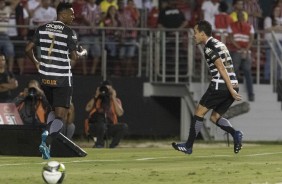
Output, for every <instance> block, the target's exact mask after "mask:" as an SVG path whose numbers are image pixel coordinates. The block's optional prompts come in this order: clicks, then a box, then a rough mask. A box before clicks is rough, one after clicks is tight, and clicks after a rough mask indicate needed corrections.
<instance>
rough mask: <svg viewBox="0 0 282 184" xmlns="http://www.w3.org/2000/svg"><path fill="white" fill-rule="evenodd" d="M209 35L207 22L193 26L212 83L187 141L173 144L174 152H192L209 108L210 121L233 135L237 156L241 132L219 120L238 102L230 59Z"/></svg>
mask: <svg viewBox="0 0 282 184" xmlns="http://www.w3.org/2000/svg"><path fill="white" fill-rule="evenodd" d="M211 35H212V28H211V25H210V23H209V22H207V21H205V20H202V21H200V22H198V23H197V24H196V25H195V27H194V38H195V42H196V44H203V45H205V47H204V54H205V59H206V61H207V64H208V67H209V71H210V74H211V76H212V80H211V82H210V85H209V87H208V89H207V91H206V93H205V94H204V95H203V96H202V98H201V100H200V103H199V105H198V106H197V107H196V109H195V113H194V117H193V120H192V122H191V124H190V132H189V137H188V139H187V141H186V142H185V143H175V142H173V143H172V146H173V148H174V149H176V150H178V151H181V152H184V153H185V154H191V153H192V148H193V144H194V141H195V139H196V137H197V135H198V133H199V132H200V130H201V128H202V126H203V119H204V116H205V115H206V113H207V112H208V111H209V110H210V109H212V113H211V116H210V120H211V121H212V122H213V123H214V124H215V125H217V126H218V127H220V128H221V129H222V130H224V131H226V132H227V133H230V134H231V135H232V137H233V139H234V153H239V151H240V149H241V147H242V143H241V142H242V137H243V134H242V132H241V131H238V130H235V129H234V128H233V127H232V125H231V124H230V122H229V121H228V120H227V119H225V118H223V117H222V115H223V114H224V113H225V112H226V111H227V110H228V108H229V107H230V106H231V105H232V103H233V102H234V100H241V95H239V94H238V91H239V88H238V81H237V78H236V74H235V72H234V68H233V63H232V59H231V57H230V54H229V51H228V49H227V48H226V46H225V45H224V44H223V43H222V42H220V41H218V40H217V39H215V38H213V37H212V36H211Z"/></svg>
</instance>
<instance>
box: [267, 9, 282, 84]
mask: <svg viewBox="0 0 282 184" xmlns="http://www.w3.org/2000/svg"><path fill="white" fill-rule="evenodd" d="M272 11H273V12H272V15H271V16H269V17H266V18H265V19H264V30H265V31H266V33H265V39H266V41H267V48H266V50H265V64H264V80H265V81H266V82H269V80H270V63H271V48H270V45H269V44H274V45H273V46H274V48H275V52H276V53H277V54H278V57H279V58H281V55H282V53H281V51H280V49H279V47H278V45H277V44H275V41H273V38H272V35H271V33H270V32H271V31H273V32H274V34H275V37H276V38H277V40H278V41H279V42H280V44H282V17H281V16H280V11H281V8H280V7H279V6H275V7H274V8H273V10H272ZM280 70H281V69H280V67H279V66H278V72H277V74H278V76H279V73H280V72H281V71H280Z"/></svg>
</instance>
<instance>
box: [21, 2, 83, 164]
mask: <svg viewBox="0 0 282 184" xmlns="http://www.w3.org/2000/svg"><path fill="white" fill-rule="evenodd" d="M73 19H74V11H73V9H72V4H71V3H65V2H61V3H59V5H58V7H57V20H56V21H53V22H49V23H47V24H44V25H41V26H39V27H38V28H37V30H36V32H35V34H34V36H33V38H32V40H31V41H30V42H29V43H28V44H27V46H26V49H25V50H26V54H27V56H28V57H29V58H30V59H31V61H32V62H33V63H34V64H35V65H36V67H37V69H38V72H39V74H40V78H41V85H42V89H43V90H44V93H45V95H46V97H47V99H48V101H49V103H50V105H51V106H52V107H53V111H51V112H50V113H49V114H48V118H47V122H46V124H47V128H46V130H45V131H44V132H43V134H42V143H41V145H40V146H39V150H40V151H41V153H42V156H43V158H44V159H49V158H50V151H49V145H50V144H51V140H52V138H54V137H55V136H56V135H57V134H58V133H59V132H60V130H61V128H62V126H63V123H64V120H65V117H66V113H67V109H68V108H69V107H70V102H71V98H72V91H73V82H72V80H73V79H72V72H71V66H72V65H73V63H74V62H75V61H76V60H77V58H78V57H79V56H82V55H84V54H87V52H86V50H85V49H83V48H82V47H78V45H77V36H76V33H75V31H74V30H72V29H71V28H70V27H68V25H71V23H72V21H73ZM36 47H37V48H38V49H37V52H39V53H37V56H38V55H40V58H36V57H35V55H34V52H33V50H34V48H36Z"/></svg>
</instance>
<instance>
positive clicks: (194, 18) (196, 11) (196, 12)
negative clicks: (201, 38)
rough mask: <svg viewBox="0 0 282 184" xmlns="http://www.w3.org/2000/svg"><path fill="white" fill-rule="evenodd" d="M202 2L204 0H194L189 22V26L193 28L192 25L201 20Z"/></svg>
mask: <svg viewBox="0 0 282 184" xmlns="http://www.w3.org/2000/svg"><path fill="white" fill-rule="evenodd" d="M203 2H204V0H196V1H195V3H194V8H193V11H192V15H191V20H190V22H189V27H191V28H193V27H194V25H196V23H197V22H198V21H199V20H202V16H203V15H202V11H201V8H202V3H203Z"/></svg>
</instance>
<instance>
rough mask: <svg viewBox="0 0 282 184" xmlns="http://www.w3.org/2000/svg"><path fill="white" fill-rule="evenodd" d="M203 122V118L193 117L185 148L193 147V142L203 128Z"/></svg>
mask: <svg viewBox="0 0 282 184" xmlns="http://www.w3.org/2000/svg"><path fill="white" fill-rule="evenodd" d="M203 120H204V118H201V117H199V116H196V115H195V116H194V118H193V121H192V122H191V125H190V131H189V137H188V140H187V142H186V146H187V147H188V148H192V147H193V144H194V141H195V139H196V137H197V135H198V133H199V132H200V131H201V128H202V126H203Z"/></svg>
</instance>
